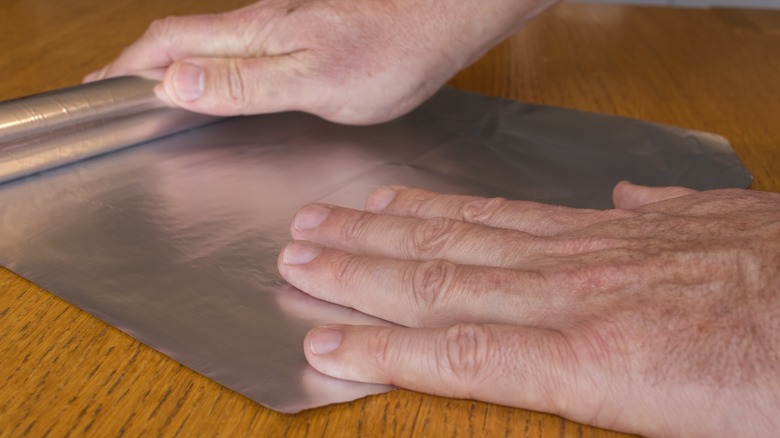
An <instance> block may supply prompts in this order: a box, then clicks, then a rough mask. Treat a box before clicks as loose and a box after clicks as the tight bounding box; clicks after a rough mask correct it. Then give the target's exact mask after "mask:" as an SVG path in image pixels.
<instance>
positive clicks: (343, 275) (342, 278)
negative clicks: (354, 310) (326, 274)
mask: <svg viewBox="0 0 780 438" xmlns="http://www.w3.org/2000/svg"><path fill="white" fill-rule="evenodd" d="M360 268H361V262H360V259H359V258H358V257H355V256H352V255H346V254H345V255H343V256H341V257H336V258H335V259H334V261H333V269H332V271H331V272H332V274H331V276H332V280H333V282H334V283H335V285H336V287H339V288H342V290H343V288H348V287H351V285H353V284H354V283H355V282H357V281H358V279H359V276H360V272H361V269H360Z"/></svg>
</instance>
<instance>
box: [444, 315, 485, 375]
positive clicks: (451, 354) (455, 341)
mask: <svg viewBox="0 0 780 438" xmlns="http://www.w3.org/2000/svg"><path fill="white" fill-rule="evenodd" d="M443 336H444V340H443V341H442V342H440V343H439V345H440V346H441V347H440V348H441V351H440V352H439V355H438V356H439V360H438V361H437V364H438V366H439V372H440V373H442V375H443V376H444V377H446V376H451V377H453V378H455V379H456V380H457V381H460V382H465V383H467V384H470V383H478V382H479V381H480V380H483V379H484V378H485V377H486V374H487V373H489V371H488V370H486V368H487V366H488V364H489V363H490V362H489V356H490V336H489V334H488V332H487V330H486V329H485V328H484V327H483V326H480V325H476V324H459V325H455V326H452V327H449V328H448V329H447V330H445V331H444V334H443Z"/></svg>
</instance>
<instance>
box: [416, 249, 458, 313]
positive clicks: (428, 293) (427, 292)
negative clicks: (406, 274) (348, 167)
mask: <svg viewBox="0 0 780 438" xmlns="http://www.w3.org/2000/svg"><path fill="white" fill-rule="evenodd" d="M456 269H457V265H455V264H454V263H452V262H450V261H447V260H439V259H436V260H430V261H427V262H423V263H420V264H418V265H416V267H415V269H414V270H413V271H412V272H413V274H412V279H411V300H412V307H413V308H414V309H417V310H418V312H419V313H420V315H421V316H426V317H430V316H431V315H433V314H435V312H436V311H437V310H439V308H440V307H442V302H443V301H444V300H445V299H446V298H445V297H448V296H451V295H452V294H453V287H454V285H455V281H454V278H455V271H456Z"/></svg>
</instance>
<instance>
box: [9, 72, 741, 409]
mask: <svg viewBox="0 0 780 438" xmlns="http://www.w3.org/2000/svg"><path fill="white" fill-rule="evenodd" d="M128 81H130V82H128ZM151 85H152V84H150V83H146V82H141V81H137V80H135V79H133V80H128V79H122V80H116V81H110V82H106V83H103V84H100V85H94V86H91V87H90V88H89V90H88V92H87V91H85V93H87V94H81V95H80V96H81V97H75V98H74V100H72V101H66V100H64V99H65V98H64V97H62V96H63V95H62V94H57V93H55V94H53V95H52V94H50V95H48V97H46V99H47V100H46V102H50V103H51V102H52V101H51V100H49V99H51V98H52V96H55V97H54V101H53V102H58V103H57V105H58V106H55V105H53V104H51V106H49V105H50V103H48V104H42V107H43V108H44V109H45V110H42V109H40V108H41V106H36V107H35V109H31V108H32V107H30V106H29V101H27V102H28V103H27V104H20V101H15V102H10V103H6V104H3V105H4V106H3V107H2V108H3V109H2V115H0V124H2V126H3V128H2V129H3V130H4V132H5V133H4V134H3V138H4V140H2V141H3V143H2V144H3V146H2V149H1V150H0V155H1V156H2V158H0V160H2V161H0V162H2V168H3V174H4V175H6V176H5V179H6V180H8V179H10V178H13V177H18V176H22V175H25V174H26V173H25V172H38V171H40V170H42V169H45V168H51V167H53V166H59V165H61V164H64V163H67V162H71V161H74V160H75V159H78V158H83V157H87V156H90V155H94V153H95V152H97V153H103V152H106V151H108V150H111V149H112V148H116V147H121V146H122V145H127V144H132V143H138V142H140V141H142V140H144V139H153V138H155V137H159V136H160V135H165V134H164V133H168V134H170V133H171V132H175V131H177V130H181V128H182V127H183V126H191V125H188V124H187V123H188V122H186V120H189V119H188V117H190V115H188V114H185V115H183V117H184V118H185V119H186V120H185V121H183V122H181V124H180V123H179V121H177V120H178V119H175V117H174V115H173V114H174V113H172V112H170V110H168V109H165V108H160V107H159V106H158V105H159V104H158V103H157V102H156V101H154V99H153V98H152V95H151V94H150V90H151ZM103 87H105V88H103ZM120 91H121V92H122V93H127V94H119V93H120ZM80 92H81V91H79V93H80ZM93 92H94V93H96V94H95V95H93V94H91V93H93ZM64 95H66V96H71V97H72V96H74V95H72V94H70V92H66V93H64ZM57 96H60V97H57ZM75 96H79V95H78V94H77V95H75ZM9 105H11V106H9ZM56 108H67V109H66V110H58V109H56ZM109 114H111V116H109ZM195 123H197V122H195ZM25 126H30V127H31V128H30V129H29V130H28V129H26V128H25ZM93 129H95V131H92V130H93ZM87 131H90V132H94V133H96V134H95V135H86V134H83V133H85V132H87ZM95 139H97V140H95ZM12 154H16V155H12ZM9 157H10V158H9ZM13 157H16V158H13ZM624 179H627V180H631V181H634V182H636V183H640V184H648V185H684V186H688V187H692V188H697V189H711V188H720V187H746V186H747V185H748V184H749V183H750V180H751V178H750V175H749V174H748V173H747V171H746V170H745V168H744V167H743V166H742V164H741V163H740V162H739V160H738V159H737V157H736V156H735V155H734V153H733V151H732V150H731V148H730V146H729V144H728V142H727V141H726V140H725V139H723V138H722V137H718V136H716V135H712V134H705V133H700V132H695V131H690V130H686V129H680V128H673V127H668V126H659V125H654V124H650V123H646V122H642V121H638V120H631V119H626V118H621V117H614V116H608V115H602V114H592V113H584V112H579V111H572V110H566V109H561V108H551V107H546V106H539V105H527V104H523V103H520V102H515V101H509V100H504V99H495V98H490V97H485V96H479V95H475V94H470V93H465V92H461V91H455V90H450V89H445V90H442V91H441V92H439V93H438V94H437V95H435V96H434V97H433V98H432V99H431V100H430V101H428V102H426V103H425V104H423V105H422V106H421V107H420V108H418V109H417V110H415V111H413V112H412V113H410V114H408V115H406V116H404V117H402V118H399V119H397V120H394V121H392V122H388V123H384V124H380V125H375V126H358V127H356V126H353V127H349V126H340V125H335V124H332V123H328V122H326V121H323V120H321V119H319V118H317V117H313V116H311V115H306V114H301V113H283V114H273V115H265V116H253V117H239V118H233V119H226V120H224V121H220V122H218V123H213V124H209V125H207V126H202V127H200V128H196V129H191V130H189V131H187V132H181V133H179V134H177V135H169V136H167V137H164V138H158V139H156V140H152V141H147V142H145V143H143V144H140V145H138V146H136V147H132V148H125V149H123V150H120V151H116V152H114V153H110V154H104V155H101V156H99V157H96V158H94V159H91V160H84V161H78V162H75V163H74V164H71V165H69V166H63V167H60V168H58V169H53V170H49V171H47V172H43V173H38V174H37V175H34V176H31V177H28V178H24V179H17V180H15V181H10V182H7V183H5V184H0V236H2V238H1V239H0V263H2V264H3V265H4V266H6V267H7V268H9V269H11V270H13V271H15V272H16V273H18V274H19V275H22V276H24V277H26V278H28V279H30V280H31V281H33V282H35V283H37V284H38V285H40V286H41V287H43V288H45V289H47V290H49V291H51V292H53V293H55V294H56V295H58V296H60V297H62V298H63V299H65V300H67V301H69V302H70V303H72V304H74V305H76V306H78V307H80V308H82V309H84V310H86V311H88V312H90V313H92V314H93V315H95V316H97V317H99V318H101V319H103V320H104V321H106V322H108V323H109V324H112V325H114V326H115V327H117V328H119V329H121V330H123V331H125V332H126V333H128V334H130V335H132V336H133V337H135V338H137V339H139V340H140V341H142V342H144V343H145V344H147V345H149V346H151V347H152V348H155V349H157V350H159V351H161V352H163V353H165V354H167V355H168V356H170V357H172V358H173V359H175V360H177V361H179V362H180V363H182V364H184V365H186V366H188V367H190V368H191V369H193V370H195V371H197V372H199V373H201V374H203V375H205V376H208V377H210V378H212V379H214V380H215V381H217V382H219V383H221V384H222V385H225V386H226V387H228V388H231V389H233V390H235V391H238V392H239V393H241V394H244V395H246V396H247V397H249V398H251V399H253V400H256V401H257V402H259V403H262V404H264V405H266V406H269V407H271V408H273V409H277V410H280V411H283V412H297V411H299V410H301V409H307V408H312V407H316V406H321V405H325V404H329V403H335V402H342V401H349V400H353V399H355V398H359V397H362V396H365V395H367V394H372V393H376V392H380V391H387V390H389V389H391V388H390V387H388V386H383V385H368V384H360V383H355V382H346V381H343V380H337V379H333V378H330V377H326V376H324V375H322V374H320V373H318V372H317V371H315V370H314V369H312V368H311V367H310V366H309V365H308V364H307V362H306V358H305V356H304V353H303V339H304V336H305V334H306V332H307V331H308V330H309V329H310V328H311V327H313V326H315V325H320V324H388V323H387V322H385V321H381V320H378V319H376V318H373V317H370V316H368V315H365V314H362V313H360V312H358V311H356V310H354V309H349V308H345V307H341V306H337V305H334V304H331V303H327V302H324V301H320V300H317V299H315V298H312V297H311V296H309V295H307V294H305V293H303V292H301V291H298V290H296V289H294V288H292V287H291V286H289V285H288V284H286V283H285V282H284V281H283V279H282V278H281V276H280V275H279V273H278V272H277V269H276V263H277V256H278V254H279V251H280V249H281V248H282V247H283V246H284V245H285V244H286V243H287V242H288V241H289V240H290V236H289V223H290V220H291V218H292V217H293V215H294V214H295V212H296V210H297V209H299V208H301V207H302V206H304V205H306V204H308V203H311V202H325V203H330V204H337V205H342V206H347V207H352V208H362V207H363V203H364V200H365V197H366V195H368V193H370V192H371V190H373V189H374V188H376V187H379V186H382V185H388V184H393V185H394V184H402V185H410V186H418V187H423V188H427V189H430V190H435V191H439V192H447V193H467V194H475V195H484V196H503V197H507V198H510V199H526V200H534V201H541V202H547V203H555V204H562V205H569V206H576V207H590V208H609V207H611V193H612V188H613V186H614V184H615V183H617V182H618V181H620V180H624Z"/></svg>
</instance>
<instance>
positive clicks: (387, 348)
mask: <svg viewBox="0 0 780 438" xmlns="http://www.w3.org/2000/svg"><path fill="white" fill-rule="evenodd" d="M392 333H393V332H392V330H391V329H389V328H383V329H380V330H378V331H377V332H376V333H375V335H374V336H372V337H371V338H370V339H369V341H368V345H367V347H366V351H367V353H368V357H369V358H370V360H372V361H373V363H374V365H376V366H377V368H379V369H380V370H386V371H387V370H389V368H391V367H392V364H394V363H396V362H397V359H398V358H397V355H396V354H395V352H396V350H395V349H393V344H392V342H391V337H392Z"/></svg>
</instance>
